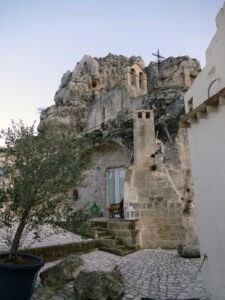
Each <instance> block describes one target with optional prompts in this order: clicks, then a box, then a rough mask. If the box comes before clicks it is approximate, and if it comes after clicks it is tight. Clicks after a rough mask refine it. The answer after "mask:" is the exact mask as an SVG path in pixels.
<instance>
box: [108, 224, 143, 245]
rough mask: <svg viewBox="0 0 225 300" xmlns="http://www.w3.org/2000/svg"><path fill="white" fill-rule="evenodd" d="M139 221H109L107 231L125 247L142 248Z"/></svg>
mask: <svg viewBox="0 0 225 300" xmlns="http://www.w3.org/2000/svg"><path fill="white" fill-rule="evenodd" d="M139 227H140V225H139V221H138V220H108V221H107V229H108V231H109V233H110V234H112V235H113V236H114V237H115V238H116V239H118V240H121V241H122V242H123V243H124V244H125V245H127V246H132V247H137V248H138V247H139V246H140V237H139Z"/></svg>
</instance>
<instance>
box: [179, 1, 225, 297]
mask: <svg viewBox="0 0 225 300" xmlns="http://www.w3.org/2000/svg"><path fill="white" fill-rule="evenodd" d="M216 25H217V32H216V34H215V35H214V37H213V39H212V40H211V42H210V45H209V47H208V49H207V51H206V66H205V68H204V69H203V70H202V72H201V73H200V74H199V75H198V77H197V78H196V79H195V81H194V83H193V85H192V86H191V88H190V89H189V90H188V92H187V93H186V94H185V109H186V115H185V117H184V118H183V119H182V122H183V124H184V125H185V126H186V127H189V130H188V131H189V141H190V151H191V165H192V172H193V180H194V191H195V200H196V206H197V224H198V233H199V241H200V248H201V253H202V254H203V255H204V254H206V255H207V259H206V261H205V263H204V264H203V268H202V274H203V280H204V283H205V288H206V291H207V294H208V296H209V298H210V299H213V300H224V299H225V3H224V6H223V8H221V10H220V11H219V13H218V15H217V17H216Z"/></svg>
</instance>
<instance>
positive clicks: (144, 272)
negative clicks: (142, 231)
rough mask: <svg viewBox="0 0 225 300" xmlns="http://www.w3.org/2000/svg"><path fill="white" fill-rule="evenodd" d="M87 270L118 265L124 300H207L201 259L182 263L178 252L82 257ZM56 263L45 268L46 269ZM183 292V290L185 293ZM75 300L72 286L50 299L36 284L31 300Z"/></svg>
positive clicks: (92, 253) (145, 251) (141, 252)
mask: <svg viewBox="0 0 225 300" xmlns="http://www.w3.org/2000/svg"><path fill="white" fill-rule="evenodd" d="M82 258H83V259H84V261H85V268H86V269H88V270H111V269H112V268H113V267H114V266H115V265H116V264H118V265H119V266H120V270H121V272H122V273H123V275H124V276H125V278H126V294H125V296H124V298H123V299H124V300H128V299H135V300H141V298H146V297H148V298H152V299H155V300H159V299H201V300H203V299H204V300H205V299H207V297H206V295H205V291H204V289H203V286H202V279H201V275H200V274H198V275H197V276H196V278H195V279H194V280H193V282H192V283H191V284H190V285H189V286H188V287H187V288H186V289H184V288H185V286H187V285H188V283H189V281H190V280H191V279H192V276H193V274H195V273H196V271H197V270H198V267H199V265H200V263H201V259H183V258H180V257H179V256H178V255H177V252H176V251H175V250H164V251H163V250H141V251H138V252H135V253H132V254H130V255H127V256H125V257H120V256H117V255H114V254H110V253H107V252H102V251H94V252H91V253H88V254H84V255H82ZM53 264H54V263H49V264H46V266H45V268H46V267H48V266H50V265H53ZM183 289H184V290H183ZM47 299H48V300H72V299H73V300H75V297H74V295H73V282H71V283H69V284H67V285H66V286H65V287H64V288H63V289H61V290H60V291H58V293H57V294H56V295H49V294H47V293H46V291H45V290H44V289H43V287H42V285H41V283H40V281H39V279H38V281H37V284H36V287H35V292H34V295H33V298H32V300H47Z"/></svg>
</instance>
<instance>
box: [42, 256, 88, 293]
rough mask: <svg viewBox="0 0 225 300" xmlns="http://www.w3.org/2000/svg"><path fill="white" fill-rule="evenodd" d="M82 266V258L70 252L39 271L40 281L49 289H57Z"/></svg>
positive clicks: (69, 279) (70, 279) (68, 280)
mask: <svg viewBox="0 0 225 300" xmlns="http://www.w3.org/2000/svg"><path fill="white" fill-rule="evenodd" d="M83 267H84V261H83V259H82V258H81V257H79V256H77V255H75V254H70V255H69V256H68V257H66V258H65V259H63V260H62V261H60V262H59V263H58V264H56V265H54V266H53V267H50V268H48V269H46V270H45V271H43V272H41V274H40V278H41V283H42V284H43V285H44V287H45V288H47V289H49V290H52V291H54V290H57V289H59V288H61V287H63V286H64V285H65V284H66V283H67V282H70V281H72V280H73V279H74V278H75V277H76V276H77V275H78V274H79V273H80V271H81V270H82V269H83Z"/></svg>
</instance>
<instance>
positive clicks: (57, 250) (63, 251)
mask: <svg viewBox="0 0 225 300" xmlns="http://www.w3.org/2000/svg"><path fill="white" fill-rule="evenodd" d="M98 248H99V241H96V240H92V241H86V242H80V243H71V244H62V245H52V246H46V247H40V248H29V249H23V250H21V252H22V253H27V254H33V255H37V256H40V257H42V258H44V260H45V261H46V262H51V261H55V260H58V259H60V258H63V257H66V256H68V255H70V254H71V253H76V254H84V253H88V252H91V251H93V250H95V249H98Z"/></svg>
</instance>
